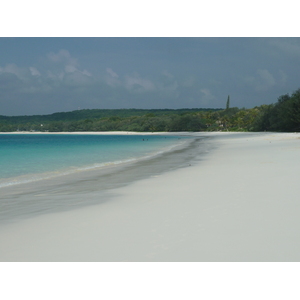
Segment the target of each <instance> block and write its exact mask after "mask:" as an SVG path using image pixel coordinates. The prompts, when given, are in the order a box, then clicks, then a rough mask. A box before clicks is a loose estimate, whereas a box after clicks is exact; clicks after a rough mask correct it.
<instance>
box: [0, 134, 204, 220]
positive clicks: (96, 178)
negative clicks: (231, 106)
mask: <svg viewBox="0 0 300 300" xmlns="http://www.w3.org/2000/svg"><path fill="white" fill-rule="evenodd" d="M151 137H152V136H146V137H143V136H136V137H135V139H134V141H135V142H136V144H137V145H139V144H143V145H146V144H148V145H149V146H151V142H152V141H153V144H152V146H151V147H149V148H147V151H145V146H144V148H143V147H141V148H140V149H142V150H143V151H142V152H139V156H138V157H137V156H136V157H134V159H132V160H130V159H125V158H124V159H123V161H122V160H121V161H122V163H116V164H113V163H109V164H104V165H102V166H101V167H99V166H98V167H92V168H77V171H74V170H73V171H72V172H69V173H67V174H65V173H60V176H53V177H49V178H46V179H43V180H37V181H35V180H32V181H30V182H28V183H23V184H20V183H19V184H15V185H11V186H5V187H2V188H1V189H0V193H1V197H0V222H1V223H3V222H11V221H16V220H19V219H23V218H28V217H32V216H36V215H40V214H44V213H49V212H57V211H63V210H70V209H73V208H79V207H82V206H86V205H93V204H100V203H103V202H105V201H108V200H110V199H109V196H108V193H107V191H111V190H113V189H116V188H118V187H121V186H125V185H127V184H129V183H131V182H133V181H136V180H139V179H143V178H147V177H151V176H157V175H158V174H161V173H162V172H165V171H170V170H172V169H177V168H180V167H188V166H189V165H190V164H192V163H193V161H195V160H197V159H199V158H200V156H201V155H203V154H204V153H206V152H207V150H208V144H207V143H205V142H204V139H203V138H196V137H193V138H191V137H189V138H187V139H185V138H184V137H178V136H176V137H175V136H172V137H171V136H168V137H165V136H160V138H159V139H156V145H155V146H154V144H155V139H153V140H151ZM143 139H144V141H143ZM147 139H148V141H147ZM141 141H143V142H141ZM148 142H149V143H148ZM158 145H159V146H158ZM175 145H177V146H175ZM135 151H136V149H135ZM142 154H144V155H143V156H142ZM199 155H200V156H199ZM127 158H128V156H127Z"/></svg>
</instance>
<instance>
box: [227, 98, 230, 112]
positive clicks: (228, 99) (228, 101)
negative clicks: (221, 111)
mask: <svg viewBox="0 0 300 300" xmlns="http://www.w3.org/2000/svg"><path fill="white" fill-rule="evenodd" d="M229 106H230V96H229V95H228V98H227V102H226V109H229Z"/></svg>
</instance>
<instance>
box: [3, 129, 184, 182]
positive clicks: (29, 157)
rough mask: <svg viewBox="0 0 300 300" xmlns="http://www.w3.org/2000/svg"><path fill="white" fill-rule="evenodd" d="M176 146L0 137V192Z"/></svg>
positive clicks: (74, 137)
mask: <svg viewBox="0 0 300 300" xmlns="http://www.w3.org/2000/svg"><path fill="white" fill-rule="evenodd" d="M176 143H178V137H174V136H159V135H151V136H150V135H149V136H148V135H147V136H143V135H84V134H36V135H34V134H22V135H16V134H0V188H1V187H5V186H9V185H16V184H20V183H26V182H32V181H36V180H40V179H45V178H51V177H56V176H60V175H62V174H70V173H74V172H78V171H80V170H87V169H96V168H101V167H104V166H107V165H110V164H114V165H116V164H121V163H124V162H129V161H135V160H136V159H139V158H141V157H144V156H151V155H153V154H154V153H156V152H157V151H162V150H164V149H166V148H168V147H170V146H173V145H174V144H176Z"/></svg>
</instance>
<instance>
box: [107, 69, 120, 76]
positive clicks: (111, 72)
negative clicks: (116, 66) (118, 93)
mask: <svg viewBox="0 0 300 300" xmlns="http://www.w3.org/2000/svg"><path fill="white" fill-rule="evenodd" d="M106 72H107V73H108V74H109V75H110V76H111V77H113V78H118V77H119V75H118V74H117V73H115V72H114V71H113V70H112V69H111V68H106Z"/></svg>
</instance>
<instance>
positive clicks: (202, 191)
mask: <svg viewBox="0 0 300 300" xmlns="http://www.w3.org/2000/svg"><path fill="white" fill-rule="evenodd" d="M194 134H195V135H196V134H198V135H199V136H200V135H201V136H205V137H211V138H212V139H210V142H209V143H210V144H211V146H212V147H213V148H212V150H211V151H208V152H207V153H205V155H204V156H203V155H202V154H200V155H199V157H198V158H199V159H198V160H195V161H194V163H193V164H192V165H191V166H185V167H183V168H175V169H173V170H170V171H168V172H164V173H160V174H157V175H154V176H150V177H147V178H142V179H140V180H138V181H133V182H131V183H130V184H128V185H126V186H122V187H119V188H116V189H114V190H109V191H107V193H106V196H107V197H108V198H107V199H109V201H105V202H103V203H102V204H98V205H92V206H89V207H82V208H78V209H74V210H72V211H65V212H57V213H49V214H47V215H41V216H37V217H33V218H31V219H28V220H24V221H20V222H18V223H16V224H6V225H3V226H0V244H1V245H2V246H1V247H0V261H186V262H187V261H193V262H195V261H198V262H204V261H298V260H300V238H299V237H298V236H299V235H298V230H297V229H298V227H299V225H300V220H299V217H298V216H299V213H300V204H298V202H299V201H298V195H299V187H298V180H297V179H298V178H299V175H300V171H299V170H300V168H299V166H300V155H299V151H300V140H299V137H300V136H299V135H298V134H296V133H219V132H217V133H194ZM198 150H199V149H198ZM198 150H197V151H198ZM179 155H180V153H179ZM82 195H84V193H83V194H82ZM90 195H93V197H97V196H99V192H97V191H94V192H93V193H92V194H90ZM62 197H63V195H62Z"/></svg>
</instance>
